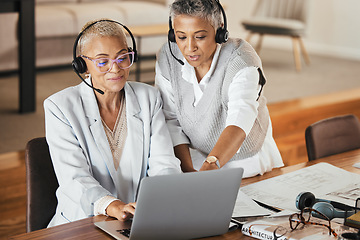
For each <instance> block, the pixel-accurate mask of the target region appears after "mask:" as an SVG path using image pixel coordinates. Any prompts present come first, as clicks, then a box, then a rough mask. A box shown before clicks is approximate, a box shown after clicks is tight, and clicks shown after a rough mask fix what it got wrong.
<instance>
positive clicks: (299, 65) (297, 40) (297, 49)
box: [292, 37, 301, 72]
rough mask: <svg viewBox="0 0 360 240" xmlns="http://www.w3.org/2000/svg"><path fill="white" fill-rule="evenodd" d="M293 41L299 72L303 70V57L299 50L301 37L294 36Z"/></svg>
mask: <svg viewBox="0 0 360 240" xmlns="http://www.w3.org/2000/svg"><path fill="white" fill-rule="evenodd" d="M292 41H293V51H294V60H295V67H296V70H297V71H298V72H299V71H300V70H301V59H300V52H299V37H292Z"/></svg>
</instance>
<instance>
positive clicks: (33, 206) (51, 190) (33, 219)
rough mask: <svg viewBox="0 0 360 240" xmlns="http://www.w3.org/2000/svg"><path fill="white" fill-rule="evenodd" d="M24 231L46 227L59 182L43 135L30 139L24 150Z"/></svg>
mask: <svg viewBox="0 0 360 240" xmlns="http://www.w3.org/2000/svg"><path fill="white" fill-rule="evenodd" d="M25 163H26V192H27V205H26V231H27V232H31V231H35V230H39V229H42V228H46V227H47V225H48V224H49V222H50V220H51V219H52V217H53V216H54V214H55V210H56V206H57V198H56V195H55V192H56V189H57V188H58V186H59V184H58V181H57V178H56V175H55V172H54V168H53V164H52V161H51V158H50V153H49V147H48V145H47V142H46V139H45V137H41V138H35V139H32V140H30V141H29V142H28V143H27V145H26V150H25Z"/></svg>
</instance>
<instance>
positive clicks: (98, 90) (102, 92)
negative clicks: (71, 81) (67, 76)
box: [72, 64, 104, 95]
mask: <svg viewBox="0 0 360 240" xmlns="http://www.w3.org/2000/svg"><path fill="white" fill-rule="evenodd" d="M72 67H73V69H74V72H75V73H76V74H77V75H78V76H79V78H80V79H81V80H82V81H83V82H84V83H85V84H86V85H88V86H89V87H91V88H92V89H94V90H95V91H97V92H98V93H100V94H102V95H104V91H102V90H100V89H98V88H94V87H93V86H92V85H90V84H89V83H88V82H87V81H85V79H84V78H83V77H82V76H81V75H80V73H79V72H78V71H77V70H76V68H75V67H74V65H73V64H72Z"/></svg>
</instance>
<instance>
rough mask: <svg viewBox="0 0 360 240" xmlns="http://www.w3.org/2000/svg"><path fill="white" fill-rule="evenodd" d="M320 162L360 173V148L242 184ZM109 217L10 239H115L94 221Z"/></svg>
mask: <svg viewBox="0 0 360 240" xmlns="http://www.w3.org/2000/svg"><path fill="white" fill-rule="evenodd" d="M319 162H327V163H330V164H333V165H334V166H337V167H340V168H343V169H345V170H347V171H350V172H354V173H358V174H360V169H359V168H355V167H352V165H353V164H354V163H357V162H360V149H359V150H355V151H351V152H346V153H342V154H338V155H334V156H331V157H327V158H323V159H319V160H315V161H312V162H307V163H300V164H297V165H293V166H288V167H284V168H281V169H274V170H273V171H271V172H269V173H266V174H264V175H263V176H257V177H253V178H247V179H243V181H242V184H241V185H242V186H244V185H247V184H250V183H254V182H258V181H261V180H264V179H268V178H271V177H275V176H278V175H282V174H285V173H289V172H292V171H295V170H299V169H301V168H304V167H307V166H310V165H314V164H316V163H319ZM106 219H107V217H105V216H95V217H91V218H87V219H84V220H80V221H76V222H72V223H68V224H64V225H60V226H56V227H52V228H48V229H42V230H38V231H34V232H31V233H25V234H21V235H17V236H14V237H10V239H33V238H37V239H69V238H71V239H87V240H91V239H113V238H112V237H110V236H109V235H107V234H106V233H105V232H103V231H101V230H100V229H98V228H97V227H95V226H94V224H93V223H94V222H98V221H104V220H106ZM206 239H209V240H235V239H236V240H238V239H249V240H250V239H254V238H250V237H247V236H243V234H242V233H241V231H240V230H235V231H233V232H229V233H226V234H224V235H222V236H216V237H210V238H206Z"/></svg>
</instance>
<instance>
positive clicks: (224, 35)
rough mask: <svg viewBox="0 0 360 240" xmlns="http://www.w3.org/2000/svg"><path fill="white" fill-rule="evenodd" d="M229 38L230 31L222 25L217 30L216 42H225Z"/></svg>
mask: <svg viewBox="0 0 360 240" xmlns="http://www.w3.org/2000/svg"><path fill="white" fill-rule="evenodd" d="M228 39H229V32H228V31H227V30H226V29H224V28H222V27H219V28H218V29H217V30H216V35H215V41H216V43H220V44H221V43H225V42H227V40H228Z"/></svg>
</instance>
